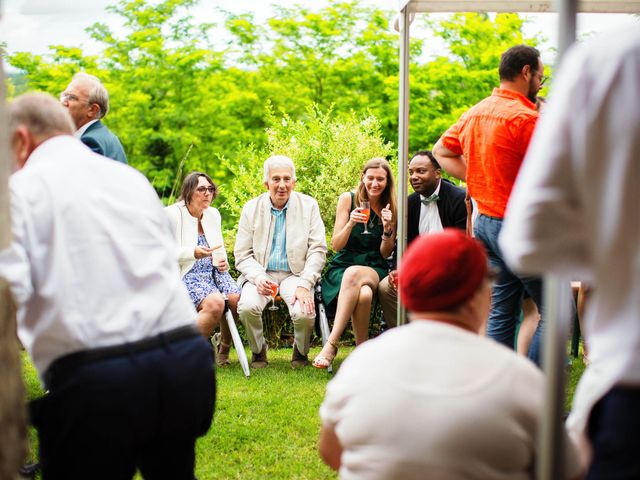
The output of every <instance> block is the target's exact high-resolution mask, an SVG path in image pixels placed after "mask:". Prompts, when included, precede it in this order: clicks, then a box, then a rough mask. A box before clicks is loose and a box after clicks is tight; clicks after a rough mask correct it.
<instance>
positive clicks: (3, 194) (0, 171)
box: [0, 0, 11, 249]
mask: <svg viewBox="0 0 640 480" xmlns="http://www.w3.org/2000/svg"><path fill="white" fill-rule="evenodd" d="M0 20H2V0H0ZM4 56H5V52H4V49H3V48H2V47H0V249H3V248H6V247H8V246H9V243H10V242H11V223H10V222H9V172H10V162H9V137H8V135H9V132H8V131H7V130H8V128H7V119H6V112H5V110H6V102H5V97H6V92H5V79H4Z"/></svg>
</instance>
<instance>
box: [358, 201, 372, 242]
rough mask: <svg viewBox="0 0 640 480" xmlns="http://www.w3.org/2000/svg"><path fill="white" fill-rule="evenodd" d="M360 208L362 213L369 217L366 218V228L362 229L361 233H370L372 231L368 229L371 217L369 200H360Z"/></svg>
mask: <svg viewBox="0 0 640 480" xmlns="http://www.w3.org/2000/svg"><path fill="white" fill-rule="evenodd" d="M358 209H359V210H360V213H362V214H363V215H365V216H366V217H367V218H365V219H364V230H363V231H362V234H361V235H370V234H371V232H370V231H369V230H367V223H368V222H369V217H370V216H371V207H370V205H369V202H364V201H363V202H360V204H359V208H358Z"/></svg>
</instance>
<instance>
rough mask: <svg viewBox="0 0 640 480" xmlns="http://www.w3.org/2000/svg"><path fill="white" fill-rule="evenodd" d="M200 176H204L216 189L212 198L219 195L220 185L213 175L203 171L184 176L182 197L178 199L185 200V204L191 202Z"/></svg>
mask: <svg viewBox="0 0 640 480" xmlns="http://www.w3.org/2000/svg"><path fill="white" fill-rule="evenodd" d="M200 177H204V178H206V179H207V181H208V182H209V183H210V184H211V186H212V187H213V188H214V189H215V190H214V191H213V195H211V200H213V199H214V198H216V197H217V196H218V186H217V185H216V184H215V183H213V180H211V177H209V175H207V174H206V173H203V172H191V173H190V174H189V175H187V176H186V177H184V181H183V182H182V188H181V189H180V197H179V198H178V200H184V203H185V205H189V203H191V198H192V197H193V192H195V191H196V188H197V187H198V181H199V179H200Z"/></svg>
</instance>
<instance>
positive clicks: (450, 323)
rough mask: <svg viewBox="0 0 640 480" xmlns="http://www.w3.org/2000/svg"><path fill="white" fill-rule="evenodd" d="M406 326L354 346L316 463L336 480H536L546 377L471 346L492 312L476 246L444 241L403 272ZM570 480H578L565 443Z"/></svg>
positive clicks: (418, 251)
mask: <svg viewBox="0 0 640 480" xmlns="http://www.w3.org/2000/svg"><path fill="white" fill-rule="evenodd" d="M399 285H400V300H401V302H402V303H403V304H404V305H405V307H406V308H407V310H408V311H409V312H410V320H411V321H410V323H409V324H407V325H403V326H401V327H398V328H393V329H391V330H388V331H387V332H385V333H383V334H382V335H380V336H379V337H377V338H375V339H373V340H370V341H368V342H366V343H364V344H363V345H361V346H359V347H358V348H357V349H356V350H355V351H354V352H353V353H352V354H351V355H350V356H349V357H348V358H347V359H346V360H345V361H344V363H343V364H342V366H341V367H340V370H339V371H338V373H337V375H336V377H335V378H334V379H333V380H332V381H331V382H330V383H329V384H328V386H327V392H326V396H325V399H324V402H323V403H322V406H321V407H320V416H321V418H322V429H321V432H320V443H319V448H320V455H321V456H322V458H323V460H324V461H325V462H326V463H327V464H328V465H329V466H330V467H332V468H334V469H336V470H339V472H340V478H344V479H347V478H349V479H352V478H369V479H371V478H374V479H376V478H380V479H390V478H402V479H413V478H416V479H417V478H446V479H448V480H457V479H467V480H469V479H478V480H480V479H482V480H494V479H495V480H497V479H505V478H509V479H532V478H534V465H535V461H536V456H537V452H536V448H537V438H536V437H537V430H538V421H539V417H540V414H541V412H542V405H543V390H544V389H543V375H542V373H541V372H540V370H539V369H538V368H537V367H536V366H535V365H534V364H533V363H532V362H531V361H529V360H528V359H526V358H524V357H521V356H518V355H516V354H515V353H514V352H513V351H512V350H510V349H508V348H507V347H505V346H503V345H501V344H499V343H497V342H495V341H493V340H491V339H488V338H485V337H481V336H479V335H478V331H479V330H480V329H481V327H482V326H483V324H484V323H485V322H486V319H487V316H488V314H489V308H490V302H491V298H490V295H491V274H490V271H489V270H488V267H487V255H486V253H485V250H484V247H483V245H482V244H481V243H480V242H478V241H477V240H475V239H473V238H469V237H466V236H465V235H464V232H462V231H460V230H456V229H445V230H444V231H443V232H442V233H434V234H431V235H426V236H423V237H420V238H419V239H417V240H416V241H414V242H413V243H412V244H411V245H410V246H409V248H408V250H407V253H406V255H405V256H404V257H403V259H402V263H401V265H400V270H399ZM565 441H566V445H567V447H566V452H567V455H566V458H567V469H566V471H567V473H568V475H567V478H579V475H580V474H581V472H580V465H579V462H578V457H577V453H576V449H575V447H574V445H573V444H572V443H571V442H570V440H569V437H568V436H565Z"/></svg>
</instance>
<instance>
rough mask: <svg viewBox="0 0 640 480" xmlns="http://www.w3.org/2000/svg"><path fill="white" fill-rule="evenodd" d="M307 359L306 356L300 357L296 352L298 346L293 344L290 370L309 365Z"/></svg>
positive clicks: (297, 351) (298, 352)
mask: <svg viewBox="0 0 640 480" xmlns="http://www.w3.org/2000/svg"><path fill="white" fill-rule="evenodd" d="M310 363H311V362H309V357H308V356H307V355H302V354H301V353H300V351H299V350H298V346H297V345H296V344H295V343H294V344H293V355H292V356H291V367H292V368H302V367H307V366H309V365H310Z"/></svg>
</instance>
